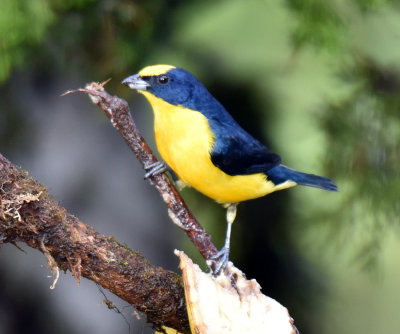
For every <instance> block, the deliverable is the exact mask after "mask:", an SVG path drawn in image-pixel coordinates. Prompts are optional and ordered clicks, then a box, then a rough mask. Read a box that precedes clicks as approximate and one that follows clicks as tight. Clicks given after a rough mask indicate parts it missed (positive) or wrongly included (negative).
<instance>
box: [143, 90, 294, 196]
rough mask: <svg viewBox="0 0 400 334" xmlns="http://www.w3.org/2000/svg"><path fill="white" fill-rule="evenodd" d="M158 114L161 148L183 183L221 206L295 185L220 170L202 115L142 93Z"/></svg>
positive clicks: (155, 129) (157, 135)
mask: <svg viewBox="0 0 400 334" xmlns="http://www.w3.org/2000/svg"><path fill="white" fill-rule="evenodd" d="M140 92H141V93H142V94H144V95H145V96H146V98H147V99H148V100H149V102H150V104H151V106H152V108H153V111H154V132H155V138H156V144H157V148H158V150H159V152H160V154H161V156H162V158H163V159H164V160H165V162H166V163H167V164H168V165H169V166H170V167H171V168H172V169H173V171H174V172H175V173H176V174H177V175H178V176H179V178H180V179H182V181H184V182H185V183H187V184H189V185H190V186H192V187H193V188H195V189H196V190H198V191H200V192H201V193H203V194H204V195H206V196H208V197H211V198H213V199H214V200H216V201H217V202H219V203H235V202H242V201H245V200H249V199H253V198H257V197H261V196H264V195H266V194H268V193H271V192H273V191H276V190H281V189H285V188H289V187H292V186H294V185H295V183H294V182H285V183H283V184H280V185H278V186H275V185H274V184H273V183H272V182H271V181H268V180H267V179H266V176H265V174H263V173H257V174H251V175H235V176H231V175H228V174H226V173H224V172H223V171H222V170H220V169H219V168H218V167H216V166H215V165H214V164H213V163H212V161H211V155H210V152H211V151H212V146H213V143H214V135H213V133H212V131H211V129H210V126H209V124H208V121H207V118H206V117H205V116H204V115H203V114H202V113H200V112H197V111H194V110H190V109H187V108H184V107H182V106H174V105H171V104H169V103H167V102H165V101H164V100H162V99H160V98H158V97H156V96H154V95H152V94H151V93H149V92H147V91H140Z"/></svg>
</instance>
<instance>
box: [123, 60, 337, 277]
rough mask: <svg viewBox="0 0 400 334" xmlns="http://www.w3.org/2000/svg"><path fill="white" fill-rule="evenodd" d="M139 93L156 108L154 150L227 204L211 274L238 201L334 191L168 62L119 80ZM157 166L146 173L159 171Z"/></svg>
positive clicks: (223, 260)
mask: <svg viewBox="0 0 400 334" xmlns="http://www.w3.org/2000/svg"><path fill="white" fill-rule="evenodd" d="M122 83H123V84H125V85H127V86H128V87H129V88H131V89H135V90H137V91H138V92H139V93H141V94H143V95H144V96H145V97H146V98H147V100H148V101H149V102H150V104H151V106H152V108H153V112H154V132H155V139H156V144H157V148H158V150H159V152H160V154H161V156H162V158H163V159H164V160H165V162H166V163H167V164H168V166H169V167H171V169H172V170H173V171H174V172H175V173H176V174H177V176H178V177H179V178H180V179H181V180H182V181H183V182H184V183H186V184H188V185H190V186H192V187H193V188H195V189H197V190H198V191H200V192H201V193H203V194H205V195H207V196H208V197H211V198H212V199H214V200H215V201H217V202H218V203H221V204H224V205H225V206H227V207H228V211H227V221H228V224H227V233H226V240H225V246H224V247H223V248H222V250H221V251H220V252H219V253H218V255H217V256H216V257H215V259H213V260H214V262H215V266H214V268H217V269H216V270H215V272H214V274H218V273H219V272H220V271H221V270H222V269H223V268H225V266H226V264H227V262H228V256H229V239H230V230H231V224H232V223H233V220H234V219H235V215H236V205H237V203H239V202H242V201H246V200H249V199H254V198H257V197H261V196H265V195H267V194H269V193H272V192H274V191H277V190H282V189H286V188H290V187H293V186H295V185H297V184H300V185H305V186H310V187H316V188H321V189H325V190H329V191H336V190H337V186H336V185H335V183H333V182H332V180H330V179H328V178H326V177H322V176H317V175H313V174H305V173H302V172H298V171H296V170H293V169H290V168H288V167H286V166H284V165H282V164H281V157H280V156H279V155H277V154H275V153H273V152H271V151H270V150H269V149H268V148H267V147H265V146H264V145H263V144H261V143H260V142H259V141H258V140H257V139H255V138H253V137H252V136H251V135H250V134H248V133H247V132H246V131H245V130H243V129H242V128H241V127H240V125H239V124H238V123H237V122H236V121H235V120H234V119H233V118H232V116H231V115H230V114H229V113H228V112H227V111H226V109H225V108H224V107H223V106H222V105H221V104H220V103H219V102H218V101H217V100H216V99H215V98H214V97H213V96H212V95H211V94H210V93H209V91H208V90H207V89H206V88H205V87H204V86H203V85H202V84H201V83H200V82H199V81H198V80H197V79H196V78H195V77H194V76H193V75H192V74H190V73H189V72H187V71H185V70H183V69H181V68H177V67H174V66H170V65H154V66H148V67H145V68H143V69H142V70H141V71H140V72H139V73H138V74H135V75H132V76H130V77H128V78H126V79H125V80H123V81H122ZM162 167H163V166H162V165H160V164H156V165H155V166H153V169H152V170H151V171H150V173H148V174H149V175H151V174H154V173H160V172H162V171H164V169H163V168H162Z"/></svg>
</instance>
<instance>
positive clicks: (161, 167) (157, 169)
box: [144, 161, 167, 179]
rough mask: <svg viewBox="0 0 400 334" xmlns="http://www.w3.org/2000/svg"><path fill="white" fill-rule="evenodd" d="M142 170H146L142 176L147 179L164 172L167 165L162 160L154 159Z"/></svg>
mask: <svg viewBox="0 0 400 334" xmlns="http://www.w3.org/2000/svg"><path fill="white" fill-rule="evenodd" d="M144 170H145V171H146V172H147V173H146V174H144V178H145V179H148V178H149V177H151V176H155V175H158V174H161V173H164V172H165V171H166V170H167V165H166V164H165V162H163V161H156V162H153V163H151V164H148V165H147V166H144Z"/></svg>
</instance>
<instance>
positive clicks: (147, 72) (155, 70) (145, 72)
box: [139, 65, 175, 77]
mask: <svg viewBox="0 0 400 334" xmlns="http://www.w3.org/2000/svg"><path fill="white" fill-rule="evenodd" d="M173 68H175V66H172V65H152V66H147V67H145V68H143V69H141V70H140V72H139V75H140V76H141V77H151V76H153V75H161V74H165V73H167V72H168V71H169V70H171V69H173Z"/></svg>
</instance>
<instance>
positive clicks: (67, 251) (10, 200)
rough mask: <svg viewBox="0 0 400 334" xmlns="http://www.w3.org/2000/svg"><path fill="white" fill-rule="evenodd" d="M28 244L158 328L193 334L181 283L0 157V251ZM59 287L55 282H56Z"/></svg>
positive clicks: (55, 266) (51, 262)
mask: <svg viewBox="0 0 400 334" xmlns="http://www.w3.org/2000/svg"><path fill="white" fill-rule="evenodd" d="M20 241H21V242H25V243H26V244H27V245H29V246H30V247H33V248H36V249H38V250H40V251H41V252H42V253H43V254H44V255H45V256H46V258H47V260H48V262H49V266H50V268H51V269H52V271H53V272H54V273H57V274H58V267H59V268H61V269H62V270H64V271H66V270H70V271H71V273H72V275H73V276H74V277H75V278H76V280H77V282H78V283H79V280H80V278H81V276H83V277H86V278H88V279H90V280H92V281H94V282H96V283H98V284H99V285H101V286H102V287H104V288H106V289H108V290H110V291H111V292H113V293H114V294H116V295H117V296H119V297H120V298H122V299H123V300H125V301H127V302H128V303H130V304H132V305H133V306H134V307H135V308H137V309H138V310H139V311H141V312H143V313H144V314H146V316H147V319H148V321H149V322H151V323H153V324H154V325H155V326H156V327H160V326H161V325H167V326H170V327H173V328H175V329H177V330H179V331H181V332H183V333H189V332H190V330H189V323H188V319H187V313H186V305H185V299H184V290H183V284H182V281H181V278H180V277H179V276H178V275H177V274H175V273H172V272H170V271H166V270H164V269H162V268H160V267H156V266H152V265H151V264H150V263H149V262H148V261H147V260H146V259H145V258H144V257H143V256H142V255H140V253H139V252H134V251H132V250H130V249H129V248H127V247H126V246H124V245H121V244H119V243H118V242H117V241H115V240H114V239H113V238H112V237H110V238H107V237H105V236H103V235H101V234H99V233H97V232H96V231H94V230H93V229H92V228H91V227H88V226H86V225H85V224H83V223H82V222H81V221H80V220H79V219H78V218H76V217H75V216H73V215H71V214H69V213H68V212H67V211H66V210H65V209H64V208H63V207H61V206H59V205H58V203H57V202H55V200H54V199H53V198H52V197H51V196H50V195H49V194H48V192H47V190H46V188H45V187H44V186H43V185H41V184H40V183H38V182H37V181H35V180H34V179H33V178H31V177H29V176H28V173H26V172H23V171H21V170H19V169H18V168H17V167H15V166H14V165H12V164H11V162H10V161H8V160H7V159H6V158H5V157H4V156H2V155H1V154H0V246H1V244H2V243H7V242H10V243H15V242H20ZM55 283H56V282H55Z"/></svg>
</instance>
